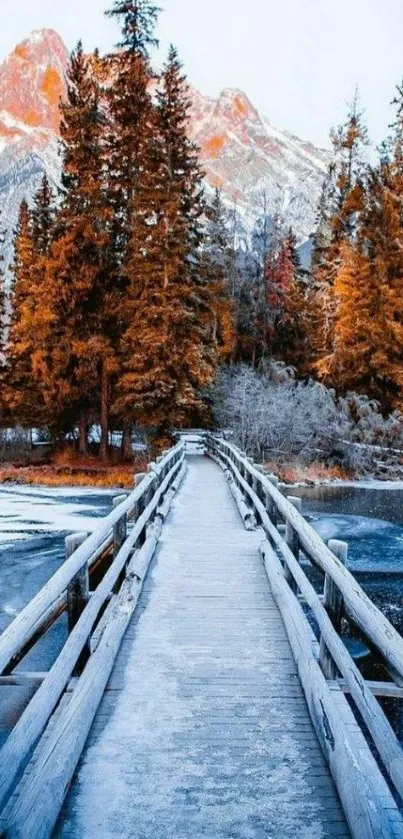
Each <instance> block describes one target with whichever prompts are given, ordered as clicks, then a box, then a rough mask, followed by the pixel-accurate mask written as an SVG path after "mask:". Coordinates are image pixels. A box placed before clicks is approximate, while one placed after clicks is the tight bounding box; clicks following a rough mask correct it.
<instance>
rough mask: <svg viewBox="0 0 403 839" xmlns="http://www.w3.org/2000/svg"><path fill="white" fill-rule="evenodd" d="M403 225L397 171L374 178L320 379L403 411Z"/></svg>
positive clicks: (348, 252)
mask: <svg viewBox="0 0 403 839" xmlns="http://www.w3.org/2000/svg"><path fill="white" fill-rule="evenodd" d="M402 292H403V225H402V211H401V201H400V196H399V195H398V194H397V193H396V192H395V191H394V177H393V167H392V168H391V167H389V164H383V165H382V166H381V167H380V168H379V169H378V170H374V171H373V172H372V174H371V177H370V179H369V184H368V194H367V205H366V209H365V213H364V219H363V228H362V233H361V235H360V238H359V241H358V243H357V244H356V245H354V246H353V245H349V244H347V243H346V245H345V246H344V248H343V261H342V268H341V270H340V272H339V274H338V276H337V278H336V282H335V296H336V300H337V310H338V315H337V320H336V327H335V347H334V351H333V353H332V354H331V355H330V356H329V357H328V358H327V359H325V360H324V362H323V369H322V374H323V377H324V378H325V379H327V380H328V381H331V382H332V383H333V384H334V385H335V386H336V387H338V388H339V389H341V390H348V389H353V390H356V391H358V392H360V393H365V394H366V395H368V396H369V397H371V398H372V399H377V400H379V402H380V404H381V407H382V410H384V411H386V412H389V411H391V410H393V409H395V408H398V409H400V410H401V409H402V407H403V294H402Z"/></svg>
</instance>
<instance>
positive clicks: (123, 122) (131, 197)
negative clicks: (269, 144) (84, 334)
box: [106, 0, 159, 456]
mask: <svg viewBox="0 0 403 839" xmlns="http://www.w3.org/2000/svg"><path fill="white" fill-rule="evenodd" d="M158 11H159V10H158V8H157V7H156V6H155V5H154V4H153V3H151V2H148V0H137V1H136V2H115V4H114V6H113V8H112V9H111V10H110V11H109V12H107V14H108V15H109V16H110V17H113V18H116V19H117V20H118V21H119V22H120V23H121V27H122V40H121V43H120V45H119V46H120V49H119V50H118V51H117V52H115V53H114V54H112V55H111V56H109V58H108V60H107V72H108V74H109V76H110V77H111V78H112V84H109V85H108V86H107V89H106V99H107V111H108V115H109V119H108V124H107V131H106V152H107V157H108V176H107V201H108V206H109V207H110V209H111V223H110V230H111V248H110V257H111V258H110V268H109V275H110V277H113V279H114V287H115V290H116V292H117V293H118V294H119V296H120V301H121V305H120V307H117V310H116V314H117V317H116V320H115V327H116V328H115V329H114V333H115V338H116V341H115V345H116V348H117V354H118V357H119V367H120V369H123V365H124V363H125V360H126V358H125V352H126V347H127V344H126V342H125V340H124V335H125V332H126V330H127V329H128V328H129V324H130V321H129V318H130V317H131V314H130V313H131V306H130V305H129V304H127V298H129V300H130V299H131V300H134V299H135V293H136V292H135V286H136V282H137V277H136V275H133V273H131V272H132V270H133V268H134V267H135V262H136V253H135V250H136V240H137V241H138V243H139V244H140V242H141V241H142V238H143V237H144V235H146V234H147V229H145V228H144V224H145V223H146V219H147V218H149V217H151V212H149V210H150V208H151V207H153V202H154V197H153V194H152V193H153V190H154V184H155V177H153V176H152V172H153V171H154V172H155V169H156V167H157V168H158V155H157V152H156V146H155V136H154V135H155V108H154V105H153V101H152V93H151V83H152V81H153V80H154V74H153V71H152V69H151V65H150V60H149V50H150V48H151V47H153V46H155V45H156V44H157V41H156V39H155V37H154V29H155V24H156V21H157V17H158ZM156 155H157V156H156ZM137 256H142V255H141V254H138V255H137ZM140 261H141V266H142V269H143V268H145V266H146V262H147V260H143V259H141V260H140ZM138 268H139V265H137V267H136V270H137V269H138ZM145 270H146V268H145ZM139 282H140V278H139ZM117 405H119V402H116V401H115V407H116V406H117ZM118 417H119V411H118ZM120 419H121V421H122V423H123V444H122V448H123V454H124V455H126V456H129V455H131V436H132V435H131V424H132V419H131V416H130V415H129V416H128V417H125V415H124V414H122V413H120Z"/></svg>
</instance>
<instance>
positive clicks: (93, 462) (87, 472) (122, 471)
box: [0, 450, 147, 489]
mask: <svg viewBox="0 0 403 839" xmlns="http://www.w3.org/2000/svg"><path fill="white" fill-rule="evenodd" d="M146 469H147V459H146V458H145V457H144V456H141V457H138V458H136V459H135V461H134V462H133V463H132V464H127V465H126V464H110V465H109V464H108V465H103V464H100V463H99V461H98V460H97V459H96V458H91V457H89V458H86V459H85V460H83V459H77V458H74V457H73V456H72V454H71V452H69V451H68V450H64V451H62V452H58V453H57V455H55V457H54V459H53V461H52V463H50V464H48V465H46V466H35V465H31V466H16V465H13V464H5V465H4V466H0V483H14V484H30V485H37V486H50V487H59V486H77V487H99V488H103V489H109V488H110V489H113V488H115V487H116V488H119V489H120V488H121V489H131V488H132V487H133V475H134V474H135V473H136V472H145V471H146Z"/></svg>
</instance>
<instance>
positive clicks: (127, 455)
mask: <svg viewBox="0 0 403 839" xmlns="http://www.w3.org/2000/svg"><path fill="white" fill-rule="evenodd" d="M122 460H123V461H124V462H125V463H127V462H129V461H131V460H133V443H132V425H131V423H130V422H124V423H123V435H122Z"/></svg>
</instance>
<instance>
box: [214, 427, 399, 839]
mask: <svg viewBox="0 0 403 839" xmlns="http://www.w3.org/2000/svg"><path fill="white" fill-rule="evenodd" d="M205 446H206V453H207V454H208V455H209V456H210V457H212V458H213V459H215V460H216V461H217V462H218V463H219V465H220V466H221V467H222V468H223V469H224V470H225V472H226V476H227V480H228V482H229V485H230V488H231V490H232V493H233V495H234V497H235V500H236V502H237V504H238V507H239V511H240V513H241V515H242V517H243V519H244V522H245V525H246V527H249V528H250V527H253V526H254V525H255V524H256V523H257V524H258V525H260V526H261V528H262V530H263V531H264V537H265V538H264V541H263V544H262V557H263V561H264V565H265V569H266V572H267V576H268V578H269V581H270V585H271V589H272V592H273V595H274V597H275V600H276V602H277V604H278V606H279V609H280V611H281V614H282V617H283V620H284V623H285V626H286V630H287V633H288V637H289V640H290V644H291V647H292V650H293V654H294V657H295V660H296V663H297V666H298V672H299V676H300V680H301V683H302V686H303V689H304V692H305V696H306V700H307V703H308V707H309V710H310V715H311V718H312V721H313V724H314V726H315V729H316V732H317V735H318V738H319V741H320V743H321V745H322V749H323V751H324V754H325V757H326V759H327V762H328V764H329V766H330V769H331V772H332V775H333V777H334V780H335V782H336V785H337V788H338V790H339V794H340V798H341V800H342V804H343V807H344V810H345V813H346V816H347V819H348V822H349V825H350V828H351V830H352V833H353V836H357V837H360V839H364V837H385V839H386V837H394V836H403V822H402V820H401V818H400V815H399V811H398V809H397V807H395V805H394V799H393V798H392V795H393V796H395V797H396V793H397V796H400V797H401V798H403V750H402V747H401V744H400V742H399V741H398V739H397V737H396V735H395V733H394V731H393V729H392V727H391V725H390V723H389V721H388V719H387V717H386V716H385V713H384V711H383V709H382V707H381V705H380V704H379V702H378V699H377V696H395V697H400V698H403V690H402V688H401V684H403V682H401V679H402V678H403V639H402V637H401V636H400V635H399V633H398V632H397V631H396V630H395V629H394V627H393V626H392V625H391V624H390V622H389V621H388V620H387V618H386V617H385V616H384V615H383V614H382V612H380V610H379V609H378V608H377V607H376V606H375V604H374V603H373V602H372V601H371V600H370V598H369V597H368V596H367V595H366V594H365V592H364V591H363V590H362V588H361V587H360V586H359V584H358V583H357V581H356V580H355V578H354V577H353V576H352V574H351V573H350V572H349V571H348V569H347V568H346V559H347V545H346V544H345V543H343V542H337V541H334V540H333V541H331V542H330V543H329V546H327V545H326V544H325V543H324V542H323V541H322V539H321V538H320V536H319V535H318V534H317V533H316V532H315V531H314V530H313V528H312V527H311V526H310V525H309V524H308V523H307V522H306V521H305V519H304V518H303V516H302V514H301V500H300V499H296V498H292V497H289V498H285V497H284V495H283V494H282V493H281V492H280V491H279V489H278V481H277V479H276V478H275V477H274V476H270V475H267V474H265V471H264V469H263V468H262V467H261V466H259V465H256V464H254V463H253V461H251V460H250V458H248V457H246V455H245V453H243V452H240V451H239V450H238V449H237V448H236V447H235V446H234V445H232V444H231V443H229V442H227V441H226V440H224V439H221V438H219V437H216V436H214V435H211V434H206V435H205ZM304 558H305V560H306V559H308V560H309V562H310V563H312V565H313V566H314V567H315V569H317V570H319V571H320V572H321V573H322V574H323V575H324V578H325V585H324V593H323V595H320V594H318V593H317V592H316V590H315V588H314V587H313V585H312V584H311V582H310V581H309V579H308V577H307V575H306V573H305V570H304V567H303V564H301V560H303V559H304ZM303 603H305V604H306V605H307V606H308V607H309V609H310V610H311V614H313V616H314V618H315V621H316V624H317V628H318V632H319V636H320V642H319V643H318V642H317V641H316V638H315V636H314V634H313V630H312V628H311V624H310V623H309V621H308V618H307V615H306V611H304V609H303V608H302V606H303ZM342 617H345V618H347V620H348V621H349V623H350V625H352V626H354V627H355V628H356V629H357V630H359V632H360V633H361V635H362V636H363V637H364V638H365V639H366V641H367V644H368V646H369V647H370V649H375V650H377V651H378V653H379V655H380V657H381V659H382V661H383V662H384V665H385V669H386V671H388V672H389V673H390V674H391V676H392V678H393V680H394V681H391V682H368V681H367V680H366V679H365V678H364V677H363V676H362V675H361V673H360V671H359V669H358V667H357V665H356V663H355V662H354V660H353V658H352V657H351V655H350V654H349V652H348V650H347V648H346V646H345V644H344V642H343V640H342V637H341V626H342ZM344 692H345V693H348V694H349V696H350V698H351V701H352V703H353V706H354V708H355V709H356V711H357V712H358V714H357V715H356V720H357V721H358V722H359V724H360V725H361V728H362V731H363V733H364V736H365V737H366V739H367V740H368V737H369V738H370V739H371V740H372V744H373V749H374V750H375V752H376V756H377V761H378V762H379V766H382V773H383V774H382V773H381V771H380V769H378V764H375V762H373V763H372V764H370V765H369V766H368V765H366V758H364V757H363V755H364V751H363V750H362V749H361V751H360V753H359V754H358V753H357V744H356V743H355V742H354V738H352V736H351V730H349V727H348V726H347V725H346V724H345V722H344V721H343V719H342V715H341V714H340V708H341V706H340V694H341V693H344ZM337 694H338V696H337ZM383 776H385V777H386V779H387V781H388V784H389V790H388V788H387V787H386V783H385V780H384V777H383ZM387 790H388V793H389V791H390V793H391V795H390V799H389V800H390V802H391V803H390V806H389V805H388V806H387V807H386V809H385V806H384V804H385V791H387ZM380 802H382V806H380Z"/></svg>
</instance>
